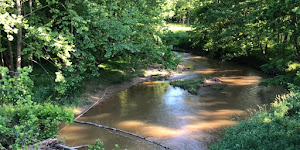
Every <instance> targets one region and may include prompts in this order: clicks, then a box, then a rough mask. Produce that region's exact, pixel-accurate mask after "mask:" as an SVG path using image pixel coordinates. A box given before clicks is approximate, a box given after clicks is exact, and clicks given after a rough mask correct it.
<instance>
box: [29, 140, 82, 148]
mask: <svg viewBox="0 0 300 150" xmlns="http://www.w3.org/2000/svg"><path fill="white" fill-rule="evenodd" d="M86 147H88V145H81V146H76V147H69V146H66V145H63V144H61V143H60V142H59V140H58V139H47V140H44V141H41V142H39V143H36V144H34V145H33V146H31V147H30V148H28V150H35V149H37V148H42V149H48V148H49V149H63V150H77V149H81V148H86Z"/></svg>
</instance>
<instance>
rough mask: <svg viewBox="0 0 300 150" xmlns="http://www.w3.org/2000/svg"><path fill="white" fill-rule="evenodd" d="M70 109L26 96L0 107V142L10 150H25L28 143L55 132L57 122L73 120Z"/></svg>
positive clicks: (52, 135) (40, 139)
mask: <svg viewBox="0 0 300 150" xmlns="http://www.w3.org/2000/svg"><path fill="white" fill-rule="evenodd" d="M73 117H74V116H73V112H72V111H66V110H63V109H62V108H60V107H58V106H55V105H52V104H49V103H45V104H43V105H41V104H36V103H33V102H32V101H31V100H30V98H29V97H27V98H25V99H22V100H18V101H17V102H16V105H6V104H5V105H2V106H1V107H0V120H1V121H0V136H1V139H0V143H1V144H2V145H3V146H4V147H7V146H9V148H11V149H27V148H28V147H29V146H30V145H32V144H34V143H36V142H38V141H42V140H45V139H47V138H53V137H55V136H56V135H57V134H58V129H59V123H60V121H65V122H66V123H67V124H69V123H71V122H72V121H73Z"/></svg>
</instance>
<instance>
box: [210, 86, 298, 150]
mask: <svg viewBox="0 0 300 150" xmlns="http://www.w3.org/2000/svg"><path fill="white" fill-rule="evenodd" d="M291 89H292V91H294V92H293V93H291V94H287V95H283V96H281V97H278V98H277V99H276V100H275V102H274V103H273V104H272V109H271V110H270V111H265V110H263V111H261V112H258V113H257V114H256V115H255V116H254V117H253V118H251V119H250V120H248V121H244V122H242V123H240V124H238V125H237V126H234V127H230V128H228V129H227V130H226V133H225V135H224V136H223V138H222V139H221V140H220V141H219V142H218V143H217V144H215V145H212V146H211V147H210V149H216V150H219V149H232V150H235V149H236V150H238V149H299V148H300V144H299V143H300V90H299V87H296V86H291Z"/></svg>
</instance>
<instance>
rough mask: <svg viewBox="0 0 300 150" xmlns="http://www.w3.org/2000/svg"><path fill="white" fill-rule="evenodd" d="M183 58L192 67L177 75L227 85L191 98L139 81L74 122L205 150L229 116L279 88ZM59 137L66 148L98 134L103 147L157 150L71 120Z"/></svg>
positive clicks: (246, 73) (232, 69)
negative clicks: (98, 125) (105, 126)
mask: <svg viewBox="0 0 300 150" xmlns="http://www.w3.org/2000/svg"><path fill="white" fill-rule="evenodd" d="M184 62H185V63H186V64H189V65H190V66H192V70H191V71H190V72H187V73H186V74H184V75H182V76H180V78H197V77H199V78H200V77H202V76H205V77H219V78H220V79H221V80H223V81H224V82H226V84H227V85H228V86H227V87H226V88H225V89H224V90H216V89H213V88H202V89H200V92H199V95H198V96H195V95H191V94H189V93H188V92H186V91H184V90H182V89H181V88H178V87H172V86H170V85H169V84H168V83H166V82H145V83H142V84H139V85H136V86H133V87H131V88H129V89H127V90H125V91H123V92H121V93H119V94H117V95H116V96H114V97H112V98H110V99H109V100H108V101H107V102H106V103H105V104H103V105H98V106H96V107H94V108H93V109H92V110H90V111H89V112H88V113H87V114H85V115H84V116H82V117H81V118H80V120H83V121H91V122H95V123H99V124H103V125H107V126H111V127H116V128H120V129H123V130H126V131H129V132H133V133H136V134H140V135H142V136H145V137H150V138H151V139H154V140H159V141H161V142H162V143H164V144H165V145H168V146H169V147H171V148H174V149H207V146H208V145H209V144H210V143H212V142H214V141H215V140H216V139H217V138H218V136H219V134H220V133H221V131H222V129H223V128H224V127H226V126H232V125H235V124H236V123H237V121H235V120H232V116H235V115H242V114H244V113H245V110H246V109H249V108H256V107H257V105H261V104H266V103H269V102H270V101H272V100H273V99H274V97H275V94H278V93H280V88H278V89H271V88H267V87H260V86H258V83H259V82H260V81H261V80H262V79H263V78H265V76H264V75H263V74H261V73H260V72H258V71H256V70H254V69H251V68H248V67H243V66H239V65H236V64H232V63H230V64H227V63H220V62H217V61H215V60H211V59H208V58H205V57H200V56H186V57H185V59H184ZM276 90H277V91H276ZM62 136H66V142H67V144H68V145H70V146H74V145H83V144H92V143H94V142H95V140H96V139H97V138H100V139H101V140H102V141H103V142H104V143H105V145H106V149H112V148H113V147H114V144H116V143H118V144H119V145H120V146H121V148H122V149H123V148H124V149H125V148H126V149H158V147H156V146H154V145H151V144H149V143H146V142H143V141H139V140H138V139H135V138H132V137H131V138H128V137H124V136H121V135H117V134H115V133H110V132H107V131H105V130H102V129H99V128H95V127H90V126H86V125H77V124H73V125H71V126H69V127H67V128H65V129H64V130H63V131H62Z"/></svg>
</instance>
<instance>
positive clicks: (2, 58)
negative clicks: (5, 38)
mask: <svg viewBox="0 0 300 150" xmlns="http://www.w3.org/2000/svg"><path fill="white" fill-rule="evenodd" d="M1 33H2V32H1V30H0V46H1V47H2V44H1ZM1 64H2V66H3V67H4V66H5V64H4V56H3V52H1Z"/></svg>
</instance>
